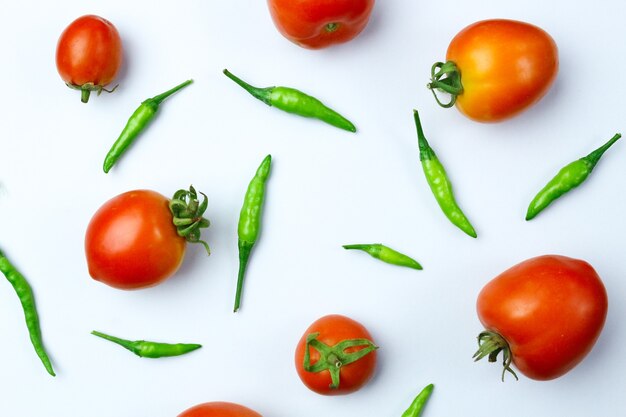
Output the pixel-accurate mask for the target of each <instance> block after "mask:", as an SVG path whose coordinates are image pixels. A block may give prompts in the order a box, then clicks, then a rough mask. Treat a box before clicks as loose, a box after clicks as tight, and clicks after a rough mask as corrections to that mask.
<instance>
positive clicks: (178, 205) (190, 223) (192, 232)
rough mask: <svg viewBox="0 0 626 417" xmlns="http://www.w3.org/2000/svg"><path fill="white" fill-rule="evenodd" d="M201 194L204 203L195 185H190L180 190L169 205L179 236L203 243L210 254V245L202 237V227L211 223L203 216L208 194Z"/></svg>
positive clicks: (189, 240) (188, 240) (192, 241)
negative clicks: (186, 188)
mask: <svg viewBox="0 0 626 417" xmlns="http://www.w3.org/2000/svg"><path fill="white" fill-rule="evenodd" d="M200 194H202V195H203V196H204V199H203V200H202V203H200V202H199V200H198V193H197V192H196V190H195V188H193V186H189V191H187V190H178V191H176V193H174V196H173V197H172V199H171V200H170V203H169V207H170V211H171V212H172V216H173V219H172V222H173V223H174V226H176V232H177V233H178V236H181V237H184V238H185V240H186V241H187V242H190V243H200V244H202V245H203V246H204V248H205V249H206V251H207V253H208V254H209V255H210V254H211V250H210V248H209V245H208V244H207V243H206V242H205V241H204V240H201V239H200V229H201V228H206V227H209V226H210V224H211V222H210V221H209V220H208V219H205V218H204V217H203V215H204V212H205V211H206V209H207V207H208V205H209V202H208V199H207V196H206V194H204V193H202V192H201V193H200Z"/></svg>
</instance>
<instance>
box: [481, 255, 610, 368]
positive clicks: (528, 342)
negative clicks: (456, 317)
mask: <svg viewBox="0 0 626 417" xmlns="http://www.w3.org/2000/svg"><path fill="white" fill-rule="evenodd" d="M607 308H608V300H607V294H606V290H605V288H604V285H603V284H602V281H601V280H600V277H599V276H598V274H597V273H596V271H595V270H594V269H593V268H592V267H591V265H589V264H588V263H586V262H584V261H581V260H577V259H572V258H567V257H565V256H557V255H546V256H540V257H537V258H532V259H528V260H526V261H524V262H522V263H520V264H518V265H515V266H514V267H512V268H510V269H508V270H506V271H504V272H503V273H501V274H500V275H498V276H497V277H496V278H494V279H493V280H492V281H490V282H489V283H488V284H487V285H485V287H484V288H483V289H482V291H481V292H480V294H479V295H478V301H477V310H478V317H479V319H480V321H481V323H482V324H483V325H484V326H485V328H486V329H487V333H483V334H481V336H483V337H482V338H481V339H479V340H480V342H481V349H482V352H481V349H479V351H478V352H477V359H480V357H484V356H489V359H490V361H495V360H496V355H497V354H498V352H500V351H501V350H502V351H503V353H504V355H505V362H507V361H509V360H512V363H513V364H515V366H516V367H517V369H519V371H520V372H522V373H523V374H524V375H526V376H527V377H529V378H532V379H537V380H549V379H554V378H557V377H559V376H561V375H563V374H565V373H566V372H568V371H569V370H571V369H572V368H573V367H574V366H576V365H577V364H578V363H579V362H580V361H582V360H583V358H584V357H585V356H586V355H587V353H589V351H590V350H591V348H592V347H593V345H594V344H595V342H596V340H597V338H598V336H599V335H600V332H601V331H602V327H603V326H604V321H605V319H606V314H607ZM489 342H494V343H495V346H492V347H491V348H489V346H488V343H489ZM479 353H482V355H479ZM507 355H508V359H509V360H507ZM478 356H480V357H478ZM505 366H506V363H505ZM505 370H508V371H510V372H512V370H511V369H505ZM502 375H503V377H504V371H503V373H502Z"/></svg>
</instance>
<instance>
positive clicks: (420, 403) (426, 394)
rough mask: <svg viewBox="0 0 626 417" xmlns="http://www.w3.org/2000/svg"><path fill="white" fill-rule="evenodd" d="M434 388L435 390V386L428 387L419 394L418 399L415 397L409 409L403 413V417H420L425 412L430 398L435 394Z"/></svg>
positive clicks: (429, 385)
mask: <svg viewBox="0 0 626 417" xmlns="http://www.w3.org/2000/svg"><path fill="white" fill-rule="evenodd" d="M433 388H435V386H434V385H433V384H428V385H426V387H424V389H423V390H422V391H421V392H420V393H419V394H417V397H415V399H414V400H413V402H412V403H411V405H410V406H409V408H407V410H406V411H405V412H404V413H402V417H419V416H420V415H421V414H422V411H424V406H425V405H426V401H428V398H430V394H432V393H433Z"/></svg>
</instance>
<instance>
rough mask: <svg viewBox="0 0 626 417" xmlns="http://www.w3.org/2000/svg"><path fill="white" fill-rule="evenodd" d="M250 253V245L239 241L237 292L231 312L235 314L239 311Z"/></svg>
mask: <svg viewBox="0 0 626 417" xmlns="http://www.w3.org/2000/svg"><path fill="white" fill-rule="evenodd" d="M251 251H252V244H251V243H248V242H243V241H239V274H238V275H237V292H236V293H235V308H234V310H233V312H235V313H236V312H237V310H239V306H240V305H241V293H242V290H243V281H244V278H245V275H246V268H247V266H248V259H249V258H250V252H251Z"/></svg>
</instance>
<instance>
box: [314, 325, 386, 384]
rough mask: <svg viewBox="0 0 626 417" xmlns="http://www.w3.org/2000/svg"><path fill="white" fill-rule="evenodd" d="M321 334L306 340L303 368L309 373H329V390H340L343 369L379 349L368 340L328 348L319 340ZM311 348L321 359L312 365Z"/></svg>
mask: <svg viewBox="0 0 626 417" xmlns="http://www.w3.org/2000/svg"><path fill="white" fill-rule="evenodd" d="M318 336H319V333H311V334H309V335H308V336H307V338H306V349H305V351H304V362H303V368H304V370H305V371H307V372H313V373H317V372H322V371H328V372H329V373H330V377H331V381H332V382H331V384H330V385H329V388H331V389H337V388H339V383H340V379H341V376H340V375H341V367H343V366H345V365H348V364H350V363H352V362H356V361H358V360H359V359H361V358H362V357H364V356H365V355H367V354H369V353H370V352H373V351H374V350H376V349H378V346H376V345H375V344H374V343H372V341H371V340H368V339H363V338H359V339H346V340H342V341H341V342H339V343H337V344H336V345H334V346H328V345H327V344H326V343H323V342H321V341H319V340H318V339H317V337H318ZM309 347H312V348H314V349H315V350H317V351H318V352H319V354H320V358H319V360H318V361H316V362H315V363H314V364H311V356H310V353H309ZM357 347H362V349H359V350H357V351H350V352H346V351H347V350H349V349H353V348H357Z"/></svg>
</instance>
